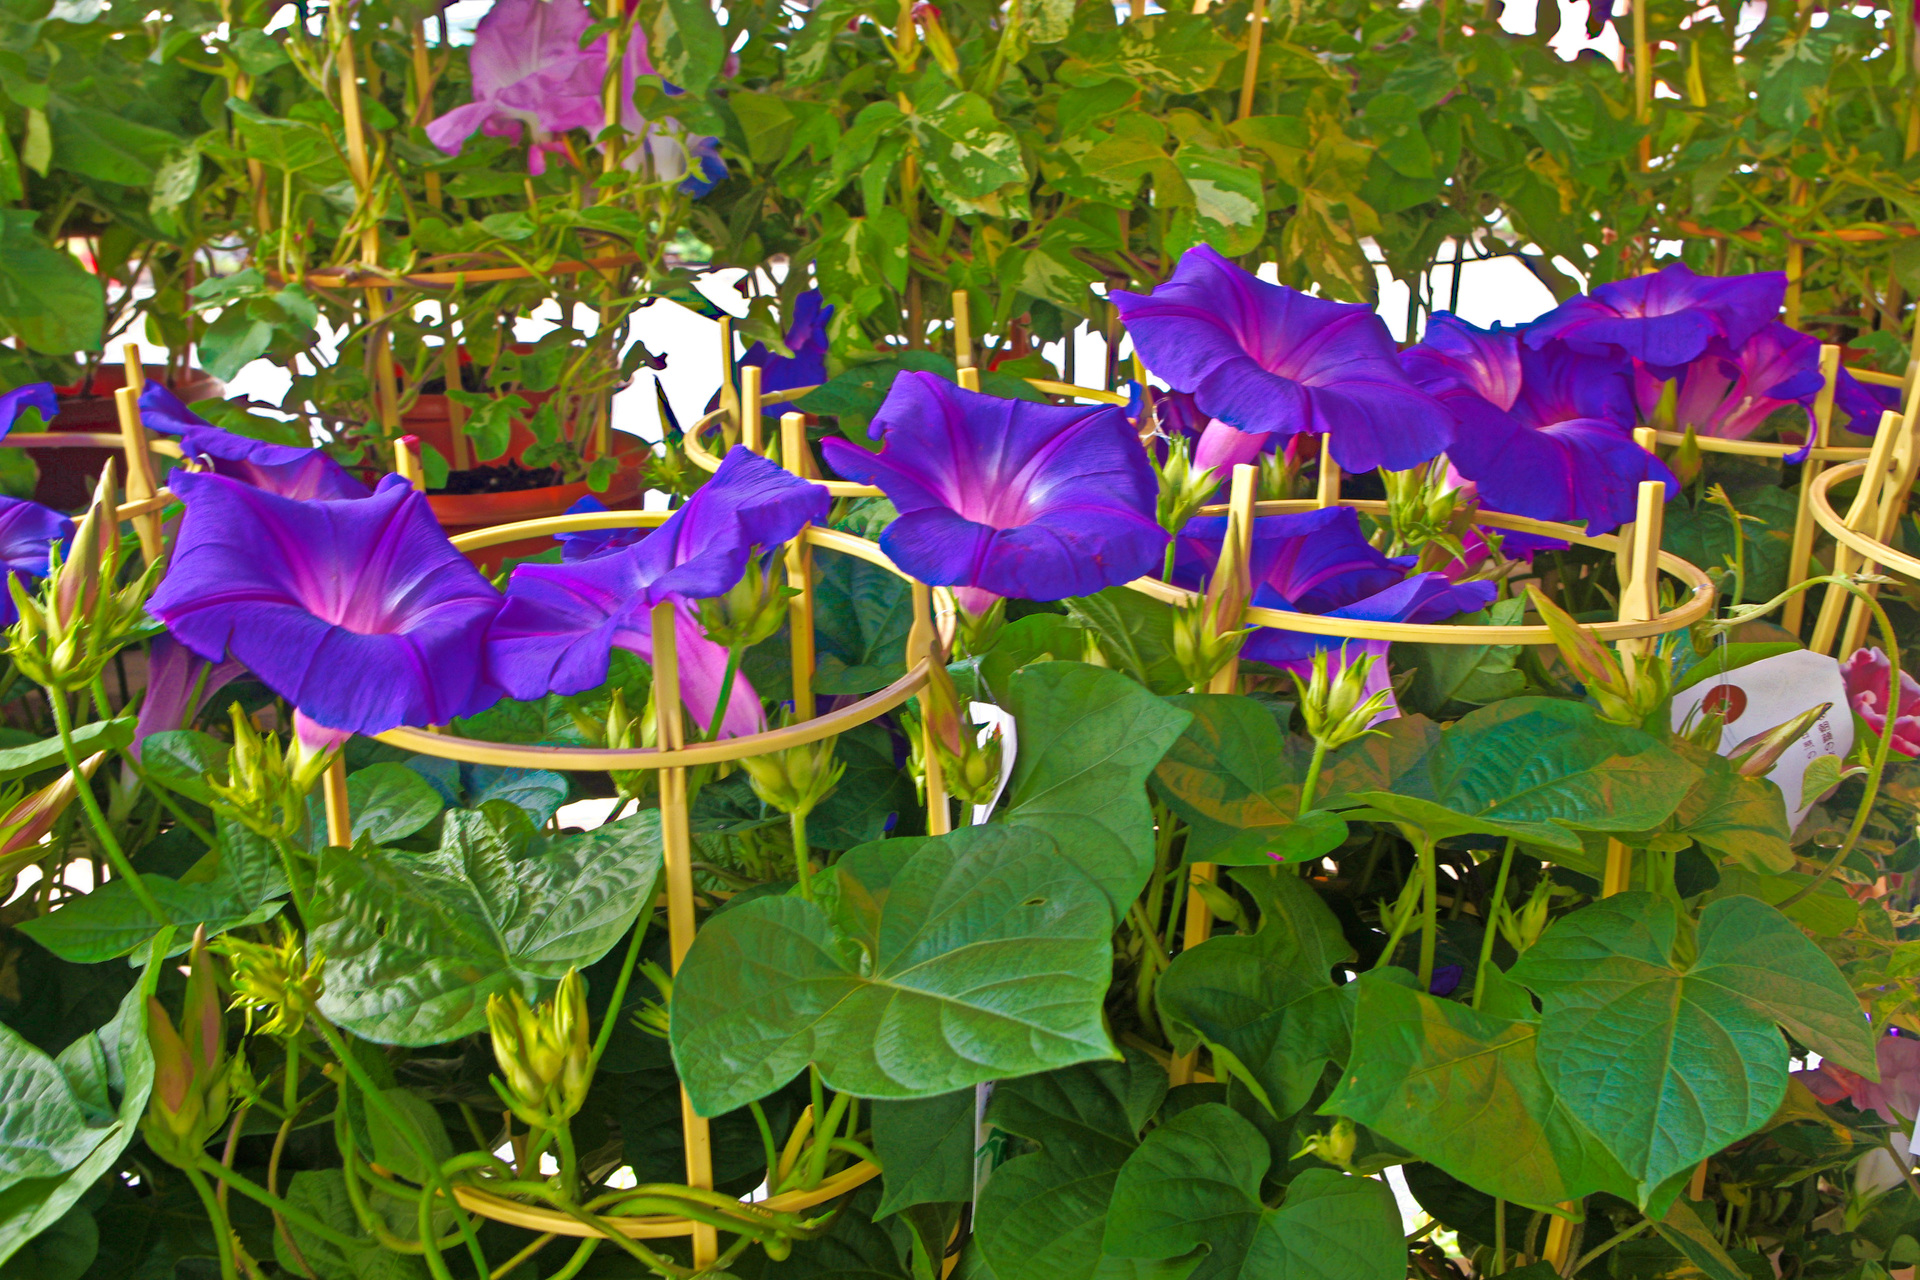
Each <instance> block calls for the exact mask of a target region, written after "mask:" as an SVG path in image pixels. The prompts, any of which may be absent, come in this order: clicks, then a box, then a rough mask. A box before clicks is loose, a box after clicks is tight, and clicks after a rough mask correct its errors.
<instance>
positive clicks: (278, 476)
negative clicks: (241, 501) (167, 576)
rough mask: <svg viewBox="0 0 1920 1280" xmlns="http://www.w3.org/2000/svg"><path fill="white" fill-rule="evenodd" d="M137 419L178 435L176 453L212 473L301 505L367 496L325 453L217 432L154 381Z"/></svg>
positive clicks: (143, 393)
mask: <svg viewBox="0 0 1920 1280" xmlns="http://www.w3.org/2000/svg"><path fill="white" fill-rule="evenodd" d="M140 418H141V421H143V422H145V423H146V424H147V426H148V427H150V428H152V429H154V430H156V431H162V432H165V433H166V434H168V435H177V436H179V437H180V452H181V454H182V455H184V456H185V457H189V458H202V459H205V460H206V461H207V462H208V463H209V464H211V469H212V471H213V473H214V474H215V475H222V476H226V477H227V478H228V479H230V480H238V481H240V482H241V483H242V484H250V485H252V486H253V487H254V488H256V489H265V490H266V491H267V492H268V493H277V494H279V495H280V496H281V497H283V498H297V499H299V500H300V501H302V502H310V501H314V500H316V499H319V500H328V501H331V500H335V499H344V498H364V497H366V496H367V486H365V485H364V484H361V483H360V482H359V481H358V480H356V479H354V478H353V476H352V475H350V474H348V472H347V469H346V468H345V467H343V466H341V465H340V464H339V463H337V462H335V461H334V460H333V459H332V458H330V457H328V456H327V453H326V451H325V450H323V449H303V448H300V447H299V446H297V445H285V444H269V443H267V442H266V441H265V440H255V439H253V438H252V437H251V436H239V435H235V434H233V433H232V432H231V431H222V430H221V429H220V428H219V427H216V426H214V425H213V424H212V423H210V422H208V421H207V420H206V419H205V418H202V417H201V416H200V415H198V414H196V413H195V412H194V411H193V410H191V409H189V408H187V406H186V405H184V404H182V403H181V402H180V397H179V396H176V395H174V394H173V392H171V391H169V390H167V388H165V387H163V386H161V385H160V384H159V383H157V382H149V383H148V384H147V385H146V386H144V387H142V388H141V389H140Z"/></svg>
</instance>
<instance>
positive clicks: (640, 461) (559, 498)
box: [409, 424, 653, 573]
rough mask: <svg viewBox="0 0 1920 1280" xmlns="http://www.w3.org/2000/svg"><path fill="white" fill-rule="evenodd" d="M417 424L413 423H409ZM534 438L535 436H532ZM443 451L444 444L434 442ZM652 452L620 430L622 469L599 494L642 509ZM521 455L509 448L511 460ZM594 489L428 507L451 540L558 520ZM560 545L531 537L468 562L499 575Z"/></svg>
mask: <svg viewBox="0 0 1920 1280" xmlns="http://www.w3.org/2000/svg"><path fill="white" fill-rule="evenodd" d="M409 426H411V424H409ZM422 439H425V440H427V442H428V443H430V444H432V443H434V442H433V441H432V439H431V438H430V437H426V436H422ZM529 439H531V437H529ZM434 447H435V448H436V449H437V448H439V447H440V446H439V445H438V444H434ZM652 452H653V451H652V448H651V447H650V446H649V445H648V444H647V442H646V441H644V440H642V439H640V438H639V437H637V436H630V435H625V434H622V433H621V432H617V431H616V432H615V433H614V434H613V454H614V457H615V458H617V459H618V460H619V462H620V466H619V468H618V469H617V470H615V472H614V473H613V481H612V483H611V484H609V485H608V486H607V489H606V492H604V493H599V494H594V496H595V497H597V498H599V499H600V501H602V502H604V503H606V504H607V505H608V506H609V507H614V508H627V507H638V506H639V505H640V497H641V495H642V494H643V493H645V492H646V489H645V485H644V484H643V478H644V475H645V467H646V461H647V458H648V457H649V456H650V455H651V454H652ZM514 453H515V451H514V450H511V449H510V450H509V451H508V456H509V457H511V456H514ZM591 493H593V490H592V489H590V488H588V487H587V483H586V481H584V480H582V481H578V482H576V483H574V484H556V485H548V486H546V487H543V488H539V489H512V490H507V491H504V492H501V493H462V494H432V493H430V494H428V495H427V505H428V506H430V507H432V508H433V514H434V516H435V517H436V518H437V519H438V520H439V521H440V527H441V528H443V529H445V530H446V531H447V535H448V536H449V537H452V536H455V535H458V534H462V533H472V532H473V531H475V530H477V529H490V528H492V527H493V526H495V525H501V524H511V523H513V522H514V521H516V520H539V519H544V518H545V517H547V516H557V515H559V514H561V513H562V512H564V511H565V510H566V509H567V508H568V507H570V506H572V505H573V504H574V503H576V502H578V501H580V499H582V498H584V497H586V496H587V495H588V494H591ZM555 545H556V544H555V543H554V541H553V539H552V538H551V537H539V538H526V539H522V540H521V541H519V542H509V543H505V544H503V545H500V546H494V547H488V548H486V549H485V550H484V551H475V552H471V553H469V554H468V556H467V558H468V559H469V560H472V561H473V562H474V563H475V564H476V565H478V566H480V568H481V569H482V570H484V571H485V572H487V573H497V572H499V569H500V566H501V564H503V563H504V562H506V561H508V560H517V559H520V558H521V557H523V556H534V555H539V554H540V553H541V552H542V551H547V550H550V549H551V548H552V547H554V546H555Z"/></svg>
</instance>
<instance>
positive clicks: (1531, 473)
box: [1402, 312, 1679, 533]
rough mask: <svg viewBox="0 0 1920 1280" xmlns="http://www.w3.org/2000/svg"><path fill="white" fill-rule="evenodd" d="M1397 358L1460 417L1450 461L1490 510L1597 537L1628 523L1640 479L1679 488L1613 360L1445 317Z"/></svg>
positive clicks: (1619, 362)
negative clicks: (1637, 434) (1641, 437)
mask: <svg viewBox="0 0 1920 1280" xmlns="http://www.w3.org/2000/svg"><path fill="white" fill-rule="evenodd" d="M1402 359H1403V361H1404V363H1405V365H1406V368H1407V372H1408V373H1409V374H1411V375H1412V377H1413V380H1414V381H1415V382H1417V383H1419V384H1420V385H1421V386H1423V387H1425V388H1427V389H1428V390H1429V391H1431V392H1433V393H1434V394H1435V395H1436V396H1438V397H1439V399H1440V401H1441V402H1442V403H1443V404H1445V405H1446V406H1447V408H1448V409H1450V410H1452V411H1453V413H1454V415H1455V416H1456V417H1457V418H1458V419H1459V426H1458V427H1457V428H1456V429H1455V431H1454V440H1453V445H1452V447H1450V448H1449V449H1448V450H1447V457H1448V460H1449V461H1450V462H1451V463H1452V464H1453V468H1454V470H1455V471H1456V472H1458V473H1459V474H1460V475H1461V476H1464V477H1465V478H1466V479H1468V480H1471V481H1473V482H1474V483H1475V485H1476V486H1477V487H1478V489H1479V492H1480V497H1481V499H1482V501H1483V502H1484V503H1485V505H1487V506H1488V507H1491V508H1492V509H1493V510H1495V511H1504V512H1506V513H1508V514H1509V515H1519V516H1529V517H1531V518H1533V519H1535V520H1580V521H1585V522H1586V525H1587V532H1588V533H1601V532H1605V531H1606V530H1608V529H1614V528H1617V527H1619V526H1620V525H1621V524H1623V523H1625V522H1626V521H1628V520H1631V519H1632V518H1633V512H1634V503H1635V501H1636V498H1637V494H1638V491H1639V485H1640V482H1641V481H1643V480H1660V481H1663V482H1664V483H1665V484H1667V485H1668V486H1669V489H1670V490H1672V489H1676V488H1677V487H1678V484H1679V482H1678V481H1677V480H1675V479H1674V477H1673V474H1672V472H1670V471H1668V470H1667V468H1666V466H1665V465H1664V464H1663V463H1662V462H1661V461H1660V460H1659V459H1658V458H1656V457H1654V455H1653V454H1651V453H1649V452H1647V451H1646V450H1645V449H1642V448H1641V447H1640V446H1639V445H1637V444H1635V443H1634V441H1633V422H1634V407H1633V389H1632V384H1631V382H1630V381H1629V366H1628V364H1627V362H1626V361H1625V360H1624V359H1622V358H1621V357H1620V356H1618V355H1608V356H1595V355H1583V354H1580V353H1578V352H1575V351H1570V350H1567V349H1566V348H1564V347H1558V348H1549V349H1548V350H1545V351H1537V350H1534V349H1533V348H1532V347H1529V346H1526V345H1523V344H1522V343H1521V342H1520V334H1519V332H1518V331H1515V330H1501V329H1495V330H1485V329H1477V328H1475V327H1474V326H1472V325H1470V324H1468V323H1466V322H1465V321H1464V320H1461V319H1460V318H1458V317H1457V316H1452V315H1448V314H1447V313H1445V312H1441V313H1439V314H1437V315H1435V316H1434V317H1433V320H1432V322H1431V323H1430V324H1429V325H1428V327H1427V333H1426V337H1425V340H1424V341H1422V342H1421V343H1420V345H1418V346H1416V347H1412V348H1409V349H1408V350H1407V352H1406V353H1405V355H1404V356H1403V357H1402Z"/></svg>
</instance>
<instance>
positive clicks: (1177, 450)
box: [1154, 436, 1221, 536]
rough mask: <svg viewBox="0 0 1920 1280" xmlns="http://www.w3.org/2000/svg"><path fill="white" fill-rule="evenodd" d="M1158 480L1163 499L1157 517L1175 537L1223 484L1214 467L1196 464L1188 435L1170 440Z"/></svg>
mask: <svg viewBox="0 0 1920 1280" xmlns="http://www.w3.org/2000/svg"><path fill="white" fill-rule="evenodd" d="M1159 477H1160V498H1159V502H1158V503H1157V505H1156V508H1155V513H1154V514H1155V518H1156V519H1157V520H1159V522H1160V527H1161V528H1162V529H1165V530H1166V531H1167V532H1168V533H1169V534H1173V535H1175V536H1178V534H1179V532H1180V531H1181V530H1182V529H1184V528H1186V527H1187V521H1189V520H1191V519H1193V516H1194V513H1195V512H1196V511H1198V510H1200V508H1201V507H1203V506H1205V505H1206V502H1207V499H1208V498H1210V497H1212V496H1213V491H1214V490H1215V489H1218V488H1219V487H1220V482H1221V477H1220V476H1218V475H1215V474H1214V470H1213V468H1212V467H1195V466H1194V465H1193V454H1192V446H1191V445H1190V444H1189V443H1188V442H1187V439H1186V437H1185V436H1174V437H1171V438H1169V439H1168V440H1167V460H1166V461H1165V462H1163V463H1161V464H1160V469H1159Z"/></svg>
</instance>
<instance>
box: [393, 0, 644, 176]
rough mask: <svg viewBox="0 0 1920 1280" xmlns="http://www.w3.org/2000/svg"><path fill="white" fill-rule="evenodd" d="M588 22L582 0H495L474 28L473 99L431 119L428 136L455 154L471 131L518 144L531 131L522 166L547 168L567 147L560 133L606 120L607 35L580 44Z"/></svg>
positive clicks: (590, 18)
mask: <svg viewBox="0 0 1920 1280" xmlns="http://www.w3.org/2000/svg"><path fill="white" fill-rule="evenodd" d="M592 25H593V14H592V12H591V11H589V10H588V8H587V6H586V5H585V4H582V3H581V0H497V3H495V5H494V6H493V8H491V9H489V10H488V11H487V16H486V17H484V18H482V19H480V25H479V26H478V27H476V28H475V29H474V33H473V52H472V54H471V56H470V66H471V67H472V71H473V101H472V102H469V103H468V104H467V105H465V106H463V107H455V108H454V109H453V110H452V111H449V112H447V114H445V115H443V116H441V117H439V118H438V119H436V120H433V121H430V122H429V123H428V124H427V138H428V140H429V141H431V142H432V143H433V145H434V146H436V147H438V148H440V149H441V150H442V151H444V152H446V153H448V154H449V155H459V154H460V150H461V148H462V147H463V146H465V145H466V141H467V139H468V138H470V137H472V136H473V135H474V133H475V132H476V131H478V132H480V133H484V134H486V135H487V136H488V137H490V138H508V139H511V140H513V141H515V142H518V141H519V140H520V137H521V134H522V131H523V129H526V130H531V132H532V135H533V136H532V147H531V149H530V150H529V152H528V154H527V168H528V169H530V170H532V171H533V172H534V173H544V172H546V165H547V157H546V153H547V152H549V151H564V150H565V144H564V143H563V142H558V141H555V139H556V138H558V136H559V135H561V134H564V133H566V132H568V131H569V130H572V129H587V130H598V129H599V128H600V127H601V126H602V124H603V123H604V122H605V120H606V108H605V104H604V103H603V102H602V101H601V96H600V95H601V91H602V89H603V87H604V80H605V77H606V65H607V42H606V37H604V36H602V37H600V38H599V39H598V40H596V41H594V42H593V43H592V44H589V45H588V46H587V47H586V48H585V49H582V48H581V47H580V37H581V36H582V35H584V34H586V30H587V28H588V27H590V26H592Z"/></svg>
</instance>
